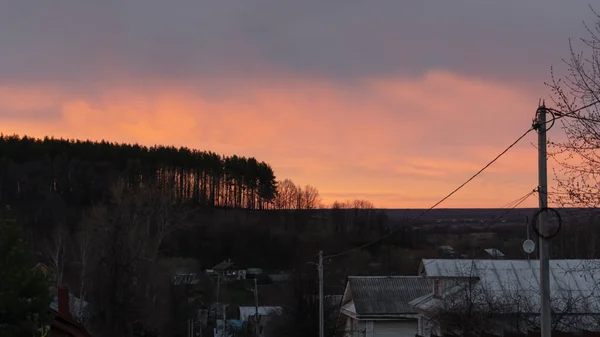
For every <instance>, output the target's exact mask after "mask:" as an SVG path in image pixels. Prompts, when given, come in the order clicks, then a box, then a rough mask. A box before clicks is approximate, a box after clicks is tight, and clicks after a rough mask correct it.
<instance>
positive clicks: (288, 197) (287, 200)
mask: <svg viewBox="0 0 600 337" xmlns="http://www.w3.org/2000/svg"><path fill="white" fill-rule="evenodd" d="M298 194H299V193H298V187H296V185H295V184H294V182H293V181H291V180H290V179H285V180H283V181H279V182H278V183H277V198H276V199H275V208H277V209H294V208H296V202H297V200H298Z"/></svg>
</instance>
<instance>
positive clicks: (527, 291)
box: [413, 259, 600, 312]
mask: <svg viewBox="0 0 600 337" xmlns="http://www.w3.org/2000/svg"><path fill="white" fill-rule="evenodd" d="M598 270H600V260H550V280H549V281H550V291H551V293H552V297H553V303H556V304H557V305H560V304H559V302H562V301H564V302H565V305H566V301H573V299H576V298H579V299H581V303H582V306H583V305H585V307H586V309H585V310H586V311H587V312H600V307H599V303H598V301H596V300H595V299H597V298H596V296H593V294H594V293H595V292H597V290H598V287H599V282H600V275H598ZM421 271H422V273H423V274H425V276H427V277H433V278H450V279H454V281H457V280H459V279H463V280H468V279H472V278H477V279H478V281H477V282H476V283H477V286H478V287H479V288H481V289H484V290H485V291H486V292H487V293H488V294H490V295H493V296H495V297H498V298H500V297H504V298H506V297H507V296H510V295H513V294H519V295H520V296H523V297H524V298H527V300H528V302H530V305H531V307H530V308H531V310H533V311H539V299H540V296H539V284H540V266H539V261H538V260H470V259H463V260H461V259H424V260H423V261H422V264H421ZM463 282H464V281H463ZM444 288H445V289H448V290H450V287H444ZM414 302H418V301H414ZM414 302H413V304H416V303H414ZM425 302H427V301H425ZM584 302H585V303H584ZM422 304H424V305H425V303H424V302H423V303H422ZM430 304H431V303H430ZM430 304H429V305H430ZM416 305H417V306H419V304H416ZM582 310H583V309H582Z"/></svg>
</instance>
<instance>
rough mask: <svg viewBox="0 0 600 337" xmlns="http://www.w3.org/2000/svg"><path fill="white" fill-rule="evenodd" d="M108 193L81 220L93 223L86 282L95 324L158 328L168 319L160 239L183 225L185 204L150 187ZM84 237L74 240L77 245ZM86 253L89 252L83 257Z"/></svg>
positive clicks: (118, 329)
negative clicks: (108, 198)
mask: <svg viewBox="0 0 600 337" xmlns="http://www.w3.org/2000/svg"><path fill="white" fill-rule="evenodd" d="M112 195H113V198H112V200H111V202H110V203H108V204H106V205H96V206H94V207H93V208H92V209H91V210H90V211H89V212H88V213H87V214H86V217H85V219H84V221H85V222H86V226H90V228H93V231H94V236H93V241H92V242H91V248H92V249H93V252H94V254H93V261H90V260H88V261H86V264H88V265H94V266H95V268H94V269H93V270H89V269H86V272H85V273H86V276H89V277H91V278H93V280H94V281H93V282H92V283H91V284H90V287H88V290H89V292H91V295H92V296H91V300H93V304H95V307H96V309H97V311H98V314H99V317H100V321H99V323H100V325H99V326H100V329H102V330H103V331H104V332H105V333H109V334H110V335H112V336H126V335H128V334H130V333H131V331H132V329H133V328H134V327H133V325H132V324H133V323H135V322H137V326H138V327H139V326H141V327H143V328H144V329H145V331H152V332H155V333H158V332H160V331H161V330H162V329H163V328H164V326H165V324H166V320H167V319H168V314H169V310H168V305H167V304H168V303H167V302H168V300H169V295H168V291H169V283H170V279H169V278H165V277H163V276H164V275H161V274H160V273H159V272H158V268H159V266H158V263H157V261H158V255H159V249H160V244H161V242H162V240H163V239H164V237H165V235H166V234H168V233H169V232H170V231H173V230H175V229H177V228H179V227H180V226H182V225H183V224H185V223H186V222H187V221H188V219H186V214H187V213H188V211H187V209H186V207H185V205H182V204H180V203H178V202H176V201H175V200H174V199H173V196H171V195H164V194H161V192H160V191H158V190H156V189H154V188H151V187H136V188H135V189H128V188H127V187H126V185H125V184H124V183H122V182H119V183H117V184H116V185H115V186H114V187H113V191H112ZM84 241H85V240H82V241H80V244H81V245H87V243H85V244H84ZM86 258H90V256H86Z"/></svg>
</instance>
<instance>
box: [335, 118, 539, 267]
mask: <svg viewBox="0 0 600 337" xmlns="http://www.w3.org/2000/svg"><path fill="white" fill-rule="evenodd" d="M533 130H534V127H531V128H529V129H528V130H527V131H525V132H524V133H523V134H522V135H521V136H519V138H517V140H515V141H514V142H512V143H511V144H510V145H509V146H508V147H507V148H506V149H504V150H503V151H502V152H500V153H499V154H498V155H497V156H496V157H495V158H494V159H492V160H491V161H490V162H488V163H487V164H486V165H485V166H483V167H482V168H481V169H480V170H479V171H477V172H476V173H475V174H473V175H472V176H471V177H470V178H469V179H467V180H466V181H465V182H464V183H462V184H460V185H459V186H458V187H457V188H455V189H454V190H453V191H452V192H450V193H448V194H447V195H446V196H445V197H443V198H442V199H440V200H439V201H438V202H436V203H435V204H433V206H431V207H429V208H428V209H426V210H425V211H423V212H421V214H419V215H418V216H416V217H414V218H412V219H411V220H410V221H409V222H408V223H407V224H405V225H409V224H411V223H413V222H415V221H417V220H419V219H420V218H421V217H423V216H424V215H425V214H427V213H429V212H431V211H432V210H433V209H434V208H436V207H437V206H438V205H439V204H441V203H442V202H444V201H446V200H447V199H448V198H450V197H451V196H453V195H454V194H455V193H456V192H458V191H459V190H461V189H462V188H463V187H465V186H466V185H467V184H468V183H470V182H471V181H472V180H473V179H475V178H476V177H477V176H479V175H480V174H481V173H483V171H485V170H486V169H487V168H488V167H490V166H492V164H494V163H495V162H496V161H498V159H500V157H502V156H503V155H504V154H506V153H507V152H508V151H509V150H510V149H512V148H513V147H514V146H515V145H517V143H519V142H520V141H521V140H522V139H523V138H525V136H527V135H528V134H529V133H530V132H531V131H533ZM400 230H401V228H398V229H396V230H393V231H390V232H389V233H386V234H384V235H382V236H380V237H379V238H377V239H374V240H372V241H370V242H367V243H365V244H363V245H361V246H358V247H356V248H352V249H348V250H346V251H343V252H340V253H336V254H331V255H326V256H324V258H329V259H331V258H334V257H339V256H343V255H346V254H350V253H352V252H355V251H359V250H361V249H364V248H366V247H369V246H371V245H373V244H375V243H377V242H379V241H381V240H383V239H385V238H386V237H388V236H390V235H392V234H394V233H396V232H398V231H400Z"/></svg>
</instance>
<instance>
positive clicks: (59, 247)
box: [46, 223, 68, 285]
mask: <svg viewBox="0 0 600 337" xmlns="http://www.w3.org/2000/svg"><path fill="white" fill-rule="evenodd" d="M67 240H68V232H67V229H66V228H65V225H64V224H63V223H59V224H58V225H57V226H56V227H55V228H54V230H53V231H52V233H51V234H50V237H49V238H48V240H47V242H46V252H47V256H48V258H49V259H50V262H51V264H52V268H53V269H54V281H55V284H56V285H60V284H63V276H64V271H65V249H66V242H67Z"/></svg>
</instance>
